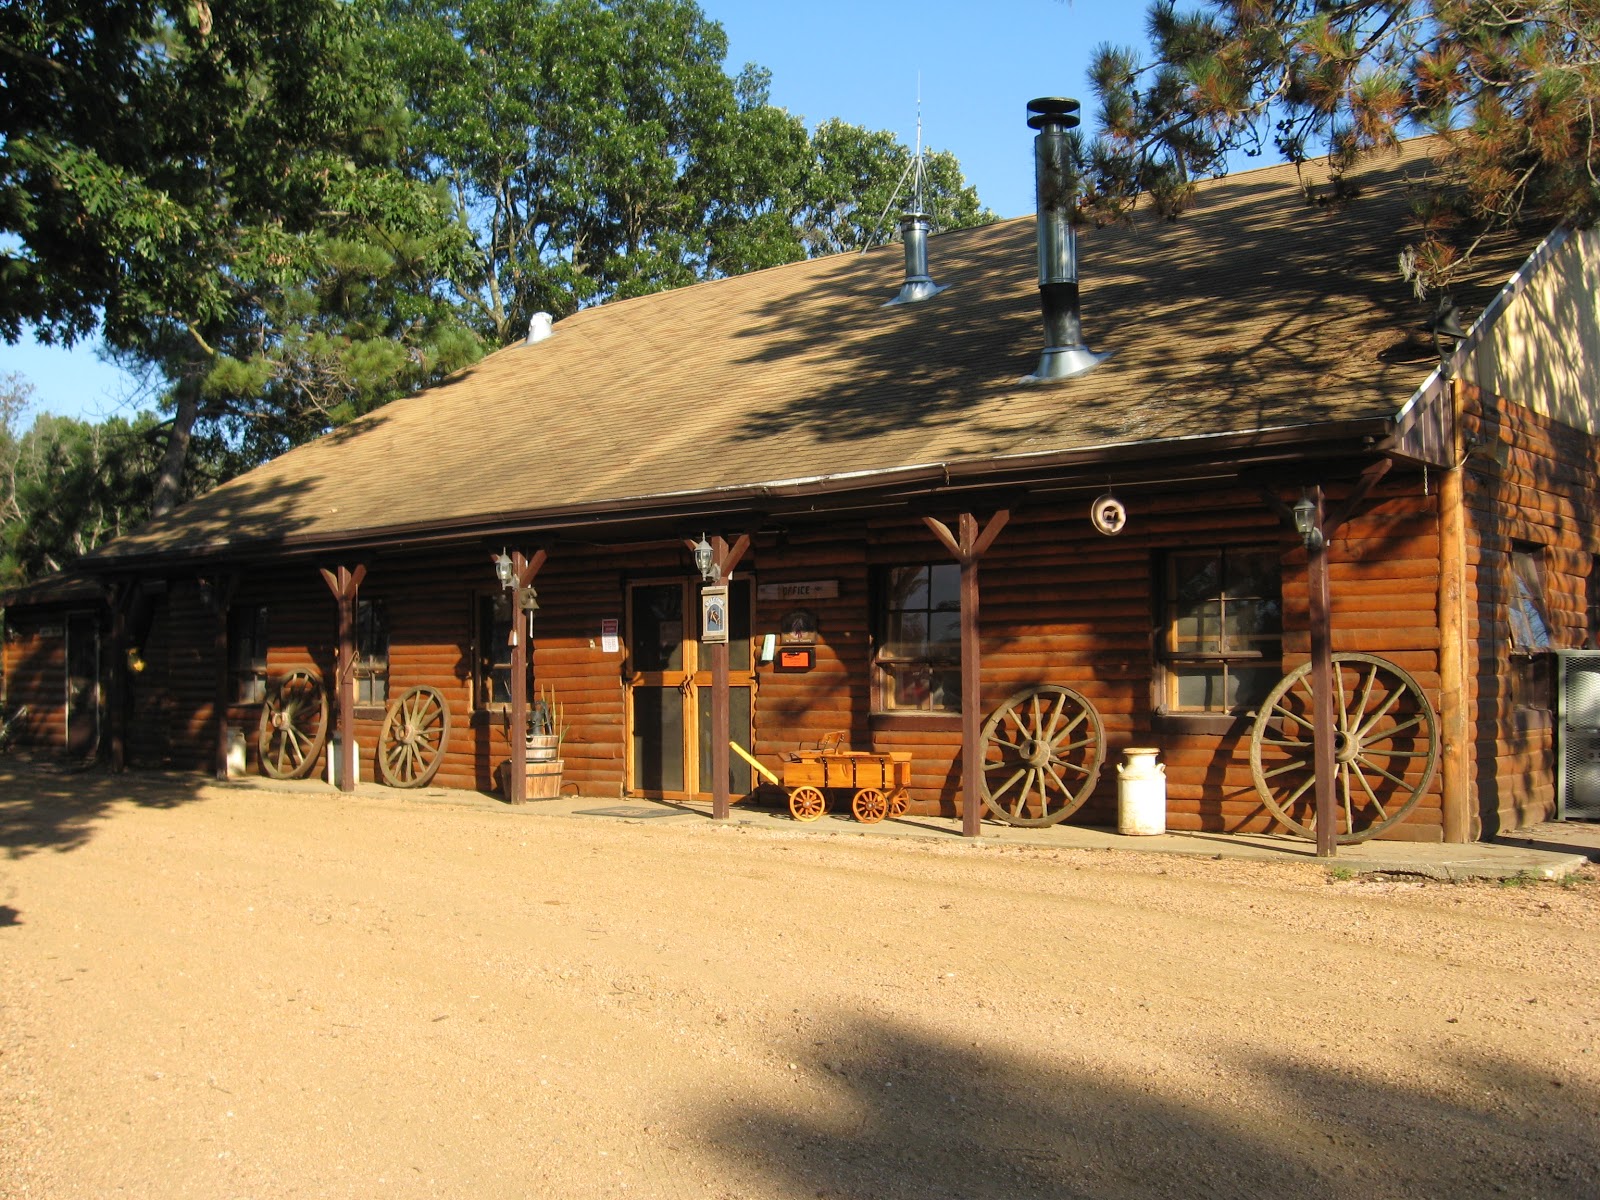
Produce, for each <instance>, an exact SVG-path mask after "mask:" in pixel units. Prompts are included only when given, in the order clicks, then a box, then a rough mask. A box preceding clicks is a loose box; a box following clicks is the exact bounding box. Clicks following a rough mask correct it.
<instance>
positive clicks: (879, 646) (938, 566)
mask: <svg viewBox="0 0 1600 1200" xmlns="http://www.w3.org/2000/svg"><path fill="white" fill-rule="evenodd" d="M902 571H922V572H926V573H927V581H926V596H927V599H926V606H925V607H918V608H912V607H906V606H900V607H896V606H893V605H892V604H891V600H892V597H893V592H894V590H895V584H894V582H893V580H894V575H895V573H896V572H902ZM934 572H939V573H941V575H943V576H944V578H945V580H946V582H945V584H944V586H942V587H941V586H936V585H935V583H934ZM951 584H953V588H951V587H950V585H951ZM949 591H953V594H954V597H955V607H954V608H953V609H952V608H949V607H940V606H939V605H938V604H937V603H936V602H935V599H934V597H935V596H936V595H939V594H942V593H945V592H949ZM869 596H870V603H871V614H870V615H871V625H870V627H871V629H872V653H871V666H872V676H871V677H872V688H871V693H872V696H871V710H872V717H873V718H874V719H875V720H891V721H933V722H939V723H941V724H942V723H945V722H949V721H954V720H959V719H960V717H961V684H960V679H961V567H960V564H958V563H955V562H949V561H938V560H927V561H921V562H901V563H883V564H879V565H877V566H874V567H873V569H872V586H871V588H870V589H869ZM912 613H920V614H922V615H923V616H924V617H925V618H926V620H927V623H926V625H925V626H924V630H925V631H924V634H923V648H924V649H925V650H929V651H931V650H932V647H934V646H936V645H947V646H950V647H952V650H953V652H952V653H947V654H934V653H931V652H930V653H925V654H903V653H891V652H890V647H891V646H892V645H893V644H894V642H893V640H892V639H891V638H890V631H891V626H892V625H893V624H894V621H893V619H892V614H912ZM934 614H943V615H946V616H950V615H953V616H954V617H955V622H956V636H955V638H954V639H953V640H948V641H943V642H934V641H932V640H931V638H930V637H929V634H931V632H932V624H933V621H932V618H933V616H934ZM919 667H920V668H925V669H926V671H927V673H928V675H929V677H930V680H931V677H932V676H933V675H935V674H947V675H950V674H953V676H954V679H955V686H954V687H949V686H947V687H945V688H944V689H942V691H941V690H939V689H935V688H934V687H933V686H932V685H931V682H930V684H929V686H928V689H927V694H926V697H925V700H926V702H925V703H923V704H919V705H917V706H916V707H912V706H911V705H907V704H898V703H896V677H897V675H899V674H901V673H903V672H907V671H914V670H916V669H918V668H919ZM936 697H938V698H940V699H941V700H942V701H943V703H942V704H941V705H940V706H939V707H934V704H933V702H934V700H935V698H936Z"/></svg>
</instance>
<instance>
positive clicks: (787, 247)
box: [374, 0, 993, 343]
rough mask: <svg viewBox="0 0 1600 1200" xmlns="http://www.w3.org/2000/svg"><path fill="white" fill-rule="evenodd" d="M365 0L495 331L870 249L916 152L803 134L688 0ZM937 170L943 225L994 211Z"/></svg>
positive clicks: (485, 318) (423, 165)
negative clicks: (461, 228)
mask: <svg viewBox="0 0 1600 1200" xmlns="http://www.w3.org/2000/svg"><path fill="white" fill-rule="evenodd" d="M374 3H375V4H377V6H378V7H377V19H378V20H380V21H381V22H382V23H383V25H384V26H385V28H386V29H387V31H388V32H387V37H388V42H389V47H390V49H389V51H388V57H389V58H390V59H391V60H392V61H393V62H395V63H396V64H397V67H398V70H399V73H400V76H401V78H402V79H403V80H404V83H405V87H406V92H407V96H408V99H409V103H410V105H411V106H412V108H413V109H414V110H415V112H416V114H417V117H418V122H419V127H420V128H419V131H418V134H417V136H416V145H417V148H418V150H419V156H418V168H419V171H420V172H421V173H422V175H423V176H424V177H425V178H427V179H428V180H431V181H438V182H440V183H443V184H445V185H447V186H448V187H449V188H450V189H451V191H452V193H453V195H454V196H455V200H456V204H457V206H458V208H459V211H460V212H461V214H462V217H463V219H464V220H465V221H466V222H467V223H468V224H469V225H470V226H471V227H472V229H473V232H474V235H475V239H476V254H475V259H474V262H473V264H472V266H473V269H472V271H471V272H470V273H468V274H465V275H460V276H457V277H456V278H455V279H454V283H455V286H456V290H457V294H458V296H459V298H460V299H461V301H462V303H464V304H465V305H467V306H469V308H470V309H471V311H472V312H473V313H474V314H475V316H476V318H477V321H478V323H479V326H480V328H482V329H484V330H485V332H486V335H487V336H490V337H491V338H493V339H494V340H496V341H497V342H502V343H503V342H505V341H508V340H510V339H511V338H514V337H515V336H517V334H518V333H520V331H521V330H522V328H523V327H524V326H525V325H526V322H527V320H528V318H529V316H530V315H531V314H533V313H534V312H537V311H540V310H545V311H548V312H551V313H554V314H555V315H557V316H558V317H559V316H564V315H566V314H569V313H571V312H573V311H575V310H576V309H577V308H579V307H582V306H584V305H586V304H592V303H597V302H600V301H603V300H608V299H620V298H624V297H627V296H635V295H640V294H643V293H646V292H652V291H658V290H660V289H662V288H666V287H675V286H679V285H682V284H686V283H692V282H694V281H696V280H699V279H706V278H714V277H717V276H719V275H731V274H738V273H740V272H743V271H747V270H752V269H755V268H758V267H765V266H772V265H776V264H778V263H783V262H791V261H794V260H797V259H800V258H803V257H805V256H806V255H808V254H816V253H826V252H830V251H836V250H841V249H847V248H851V247H854V246H859V245H861V244H863V242H864V240H865V239H866V238H867V237H868V236H870V234H871V232H872V227H873V225H874V224H875V223H876V220H877V218H878V216H879V213H880V212H881V210H882V207H883V205H884V204H885V203H887V200H888V196H889V193H890V192H891V191H892V190H893V188H894V184H895V182H896V180H897V179H898V178H899V177H900V176H901V175H902V174H904V171H905V166H906V164H907V162H908V161H909V159H910V151H908V150H907V149H906V148H905V147H904V146H902V145H900V144H898V143H897V142H896V141H895V139H894V138H893V137H892V135H889V134H886V133H869V132H868V131H866V130H863V129H860V128H858V127H856V126H852V125H846V124H844V123H842V122H838V121H830V122H825V123H824V124H823V125H822V126H820V127H819V128H818V129H817V131H816V133H815V134H814V135H808V134H807V133H806V130H805V126H804V124H803V122H802V121H801V120H800V119H799V118H798V117H794V116H791V115H790V114H788V113H786V112H784V111H782V110H780V109H777V108H775V107H773V106H772V105H771V104H770V102H769V98H768V83H769V76H768V74H767V72H766V71H764V70H763V69H761V68H758V67H754V66H747V67H746V68H745V69H744V70H743V72H741V73H740V74H739V75H738V76H737V77H736V78H731V77H729V76H728V74H727V73H726V72H725V71H724V68H723V61H724V59H725V57H726V54H727V40H726V38H725V36H724V35H723V32H722V29H721V27H720V26H719V25H717V24H716V23H715V22H714V21H711V20H709V19H707V18H706V16H705V14H704V13H702V12H701V11H700V9H699V8H698V7H697V6H696V5H695V4H693V3H689V2H687V0H448V2H447V0H374ZM929 178H930V186H932V187H933V188H935V189H936V190H937V192H938V196H937V198H938V199H939V201H940V204H939V206H938V211H939V213H940V215H941V217H943V216H945V214H946V213H948V220H947V221H946V224H947V225H959V224H971V223H974V222H976V221H979V220H984V219H993V218H992V214H989V213H987V212H985V211H984V210H983V209H982V208H981V206H980V205H979V204H978V201H977V196H976V194H975V193H974V192H973V190H972V189H971V188H968V187H966V186H965V184H964V183H963V181H962V180H961V175H960V169H959V167H958V166H957V164H956V163H955V160H954V159H953V158H952V157H951V156H949V155H938V156H934V157H933V158H932V160H931V167H930V172H929ZM907 202H909V198H907ZM893 234H894V225H893V214H891V215H890V220H889V222H888V229H887V230H886V232H885V235H884V240H887V238H888V237H891V236H893Z"/></svg>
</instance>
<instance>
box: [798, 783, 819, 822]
mask: <svg viewBox="0 0 1600 1200" xmlns="http://www.w3.org/2000/svg"><path fill="white" fill-rule="evenodd" d="M827 811H828V798H827V797H826V796H824V795H823V794H822V789H821V788H819V787H811V786H810V785H809V784H807V785H805V786H803V787H797V788H795V789H794V790H793V791H792V792H790V793H789V815H790V816H792V817H794V819H795V820H796V821H815V820H816V819H817V818H818V817H820V816H822V814H823V813H825V812H827Z"/></svg>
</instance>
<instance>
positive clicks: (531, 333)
mask: <svg viewBox="0 0 1600 1200" xmlns="http://www.w3.org/2000/svg"><path fill="white" fill-rule="evenodd" d="M554 324H555V318H554V317H552V316H551V315H550V314H549V313H547V312H536V313H534V314H533V316H532V317H531V318H530V319H529V321H528V337H527V340H526V341H524V342H523V343H522V344H523V345H524V346H533V345H537V344H538V343H539V342H542V341H544V340H545V338H547V337H549V336H550V335H551V333H553V332H554V330H552V329H551V326H552V325H554Z"/></svg>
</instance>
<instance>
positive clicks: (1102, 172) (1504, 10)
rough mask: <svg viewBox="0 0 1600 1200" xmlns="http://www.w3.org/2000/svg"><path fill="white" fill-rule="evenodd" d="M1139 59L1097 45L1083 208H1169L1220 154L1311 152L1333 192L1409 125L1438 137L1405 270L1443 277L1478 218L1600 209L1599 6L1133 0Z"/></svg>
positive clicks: (1294, 158) (1108, 212) (1461, 0)
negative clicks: (1141, 40) (1140, 3)
mask: <svg viewBox="0 0 1600 1200" xmlns="http://www.w3.org/2000/svg"><path fill="white" fill-rule="evenodd" d="M1148 30H1149V36H1150V43H1151V52H1152V53H1151V55H1150V57H1149V58H1148V59H1147V60H1145V61H1141V59H1140V56H1139V55H1138V54H1137V53H1136V52H1135V51H1133V50H1129V49H1125V48H1115V47H1109V46H1105V47H1101V48H1100V49H1099V50H1097V52H1096V55H1095V61H1094V65H1093V67H1092V69H1091V72H1090V77H1091V82H1092V84H1093V87H1094V90H1095V93H1096V95H1097V96H1098V98H1099V104H1100V112H1099V121H1100V125H1101V128H1102V133H1101V136H1100V137H1099V139H1098V140H1097V141H1096V143H1095V144H1094V145H1093V146H1092V147H1089V148H1086V149H1085V150H1084V152H1083V154H1082V163H1083V167H1084V170H1085V173H1086V176H1087V179H1088V183H1089V187H1088V190H1087V199H1086V208H1087V210H1088V211H1089V212H1090V213H1091V214H1092V215H1094V216H1096V217H1098V218H1101V219H1107V218H1115V217H1117V216H1120V215H1122V214H1124V213H1126V212H1127V211H1128V210H1129V208H1130V207H1131V206H1132V205H1133V204H1134V203H1135V202H1136V200H1137V199H1138V197H1139V196H1141V195H1148V196H1149V197H1150V198H1151V199H1152V200H1153V202H1154V204H1155V206H1156V208H1157V209H1158V211H1162V212H1164V213H1167V214H1169V215H1174V214H1176V213H1177V212H1179V211H1181V209H1182V208H1183V206H1184V204H1185V203H1186V202H1187V200H1188V198H1189V196H1190V194H1191V193H1192V190H1193V184H1194V180H1195V179H1196V177H1198V176H1200V175H1204V174H1208V173H1215V172H1220V171H1221V170H1222V169H1223V168H1224V166H1225V157H1226V155H1227V154H1228V153H1229V152H1232V151H1242V152H1243V153H1245V154H1251V155H1254V154H1260V153H1262V152H1263V151H1265V150H1266V149H1268V148H1269V147H1270V148H1272V149H1274V150H1276V151H1277V152H1278V153H1279V154H1281V155H1282V156H1283V157H1284V158H1286V159H1287V160H1289V161H1291V162H1295V163H1302V162H1305V161H1307V160H1308V159H1309V158H1311V157H1312V156H1314V155H1318V154H1326V155H1327V157H1328V159H1329V161H1330V162H1331V164H1332V166H1333V168H1334V192H1335V194H1337V193H1339V192H1340V191H1342V190H1343V187H1344V185H1343V177H1344V174H1345V172H1347V171H1348V170H1349V169H1350V168H1351V167H1352V166H1353V165H1354V164H1355V163H1357V162H1358V161H1360V160H1361V159H1363V158H1364V157H1367V156H1370V155H1372V154H1375V153H1379V152H1382V151H1384V150H1387V149H1390V148H1392V147H1393V146H1394V145H1395V144H1396V143H1397V142H1398V140H1399V139H1400V138H1402V137H1403V136H1406V135H1407V134H1410V133H1418V132H1431V133H1436V134H1438V135H1440V137H1441V144H1442V151H1441V155H1440V162H1439V166H1440V172H1439V176H1438V178H1437V180H1435V183H1436V185H1437V186H1435V187H1434V188H1432V189H1431V191H1430V193H1429V195H1428V197H1427V198H1426V199H1425V200H1424V201H1423V202H1422V203H1421V204H1420V205H1419V208H1418V212H1417V219H1416V223H1415V228H1414V229H1412V230H1411V231H1409V232H1410V235H1411V237H1412V245H1411V247H1410V248H1409V250H1408V258H1407V263H1406V269H1407V271H1408V272H1409V273H1410V274H1411V275H1412V276H1413V277H1414V278H1415V280H1416V282H1417V284H1418V288H1419V291H1423V290H1426V289H1428V288H1432V287H1445V286H1448V284H1449V282H1450V279H1451V276H1452V274H1453V273H1454V272H1455V271H1456V270H1457V269H1458V268H1459V266H1460V264H1461V263H1462V262H1464V261H1465V259H1466V257H1467V256H1469V255H1470V252H1471V249H1472V247H1473V245H1474V242H1475V239H1476V238H1478V237H1480V236H1481V235H1482V234H1483V233H1484V232H1485V231H1487V230H1489V229H1493V228H1497V227H1504V226H1506V225H1508V224H1511V223H1515V222H1518V221H1521V220H1523V219H1526V218H1537V219H1540V220H1544V221H1547V222H1549V221H1553V220H1556V219H1562V218H1572V219H1577V220H1580V221H1587V220H1592V219H1593V218H1594V216H1595V215H1596V214H1597V212H1600V174H1597V168H1596V163H1597V161H1600V129H1597V126H1596V120H1597V118H1596V103H1597V101H1600V8H1596V6H1595V5H1594V4H1592V3H1587V2H1577V0H1332V2H1330V0H1278V2H1276V3H1261V2H1260V0H1207V2H1206V3H1204V4H1203V5H1202V6H1201V7H1199V8H1196V9H1193V10H1186V11H1180V10H1179V9H1178V7H1177V5H1176V3H1175V2H1174V0H1155V3H1153V4H1152V6H1151V8H1150V10H1149V21H1148Z"/></svg>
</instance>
